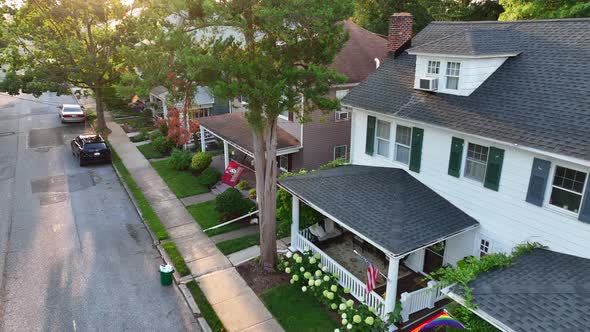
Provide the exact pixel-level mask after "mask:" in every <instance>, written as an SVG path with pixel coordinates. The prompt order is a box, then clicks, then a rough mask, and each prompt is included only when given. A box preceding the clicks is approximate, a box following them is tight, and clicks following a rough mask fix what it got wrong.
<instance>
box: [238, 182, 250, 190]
mask: <svg viewBox="0 0 590 332" xmlns="http://www.w3.org/2000/svg"><path fill="white" fill-rule="evenodd" d="M236 187H237V188H238V189H240V190H246V189H248V188H250V182H248V181H246V180H242V181H240V182H238V184H237V185H236Z"/></svg>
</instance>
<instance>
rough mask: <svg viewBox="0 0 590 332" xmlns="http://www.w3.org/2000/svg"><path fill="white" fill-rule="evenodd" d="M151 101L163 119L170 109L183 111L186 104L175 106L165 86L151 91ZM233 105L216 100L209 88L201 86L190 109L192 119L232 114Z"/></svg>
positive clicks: (153, 107)
mask: <svg viewBox="0 0 590 332" xmlns="http://www.w3.org/2000/svg"><path fill="white" fill-rule="evenodd" d="M149 101H150V102H151V103H152V109H153V110H154V112H155V114H154V115H158V116H161V117H164V118H166V117H168V109H170V108H174V107H176V108H178V109H183V108H184V103H183V102H178V103H176V104H173V102H171V101H170V100H169V98H168V89H166V87H164V86H161V85H160V86H157V87H155V88H153V89H152V90H151V91H150V96H149ZM231 111H232V105H231V103H229V102H228V101H226V100H223V99H219V98H215V97H214V96H213V94H212V93H211V91H210V90H209V88H208V87H206V86H199V87H197V92H196V93H195V97H194V98H193V101H192V105H191V107H190V109H189V116H190V117H191V118H200V117H204V116H210V115H219V114H226V113H231Z"/></svg>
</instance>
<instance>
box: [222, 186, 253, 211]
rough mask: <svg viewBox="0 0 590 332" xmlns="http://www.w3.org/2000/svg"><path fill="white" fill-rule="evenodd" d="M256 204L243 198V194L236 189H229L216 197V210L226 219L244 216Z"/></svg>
mask: <svg viewBox="0 0 590 332" xmlns="http://www.w3.org/2000/svg"><path fill="white" fill-rule="evenodd" d="M253 205H254V203H252V201H250V200H249V199H246V198H244V197H242V193H241V192H240V191H239V190H237V189H236V188H228V189H227V190H226V191H224V192H222V193H221V194H219V195H217V197H215V210H216V211H217V212H219V213H221V214H222V215H223V216H224V217H231V216H233V217H238V216H240V215H244V214H246V213H248V212H250V210H251V209H252V208H253Z"/></svg>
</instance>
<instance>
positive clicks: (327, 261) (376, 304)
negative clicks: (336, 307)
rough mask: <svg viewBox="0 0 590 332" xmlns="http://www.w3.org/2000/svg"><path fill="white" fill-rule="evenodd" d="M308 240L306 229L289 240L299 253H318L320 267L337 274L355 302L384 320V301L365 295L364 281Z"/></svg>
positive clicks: (377, 297)
mask: <svg viewBox="0 0 590 332" xmlns="http://www.w3.org/2000/svg"><path fill="white" fill-rule="evenodd" d="M308 238H311V233H310V232H309V230H307V229H306V230H303V231H301V232H300V234H299V236H297V237H296V238H295V239H291V242H292V244H293V246H294V247H295V248H296V249H297V250H299V251H301V252H303V251H304V250H305V248H309V250H310V251H311V252H312V253H313V254H316V253H319V254H320V255H321V256H322V259H321V261H322V265H325V266H327V267H328V270H329V271H330V273H338V276H339V278H338V283H339V284H340V285H342V287H346V288H348V289H350V294H352V295H353V296H354V297H355V298H356V299H357V300H359V301H364V302H365V304H366V305H368V306H369V307H373V308H375V310H376V313H377V314H378V315H379V316H380V317H382V318H385V312H384V306H385V300H383V298H382V297H381V296H379V294H377V293H375V292H374V291H373V292H371V293H369V294H366V285H365V282H364V281H361V280H359V279H358V278H357V277H355V276H354V275H352V274H351V273H350V272H348V270H346V269H345V268H343V267H342V266H341V265H340V264H338V263H337V262H336V261H335V260H333V259H332V258H330V256H328V255H327V254H326V253H324V252H323V251H322V250H321V249H320V248H318V247H317V246H315V245H314V244H313V243H311V241H310V240H308Z"/></svg>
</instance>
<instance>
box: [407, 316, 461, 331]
mask: <svg viewBox="0 0 590 332" xmlns="http://www.w3.org/2000/svg"><path fill="white" fill-rule="evenodd" d="M437 326H450V327H454V328H457V329H465V326H463V324H461V323H459V322H458V321H456V320H454V319H453V317H451V316H450V315H449V314H448V313H447V312H446V311H443V312H441V313H440V314H438V315H436V316H434V317H432V318H430V319H429V320H427V321H425V322H424V323H422V324H420V325H418V327H416V328H415V329H413V330H412V331H411V332H420V331H425V330H427V329H431V328H433V327H437Z"/></svg>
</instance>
